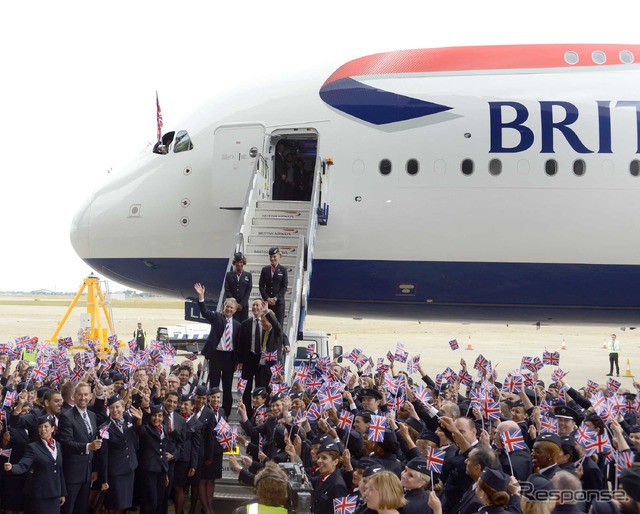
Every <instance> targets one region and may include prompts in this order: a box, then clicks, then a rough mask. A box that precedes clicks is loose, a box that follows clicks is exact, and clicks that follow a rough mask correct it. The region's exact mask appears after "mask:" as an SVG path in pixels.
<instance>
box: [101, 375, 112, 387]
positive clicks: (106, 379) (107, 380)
mask: <svg viewBox="0 0 640 514" xmlns="http://www.w3.org/2000/svg"><path fill="white" fill-rule="evenodd" d="M100 382H102V385H104V386H110V385H113V380H111V379H110V378H109V377H104V378H102V379H100Z"/></svg>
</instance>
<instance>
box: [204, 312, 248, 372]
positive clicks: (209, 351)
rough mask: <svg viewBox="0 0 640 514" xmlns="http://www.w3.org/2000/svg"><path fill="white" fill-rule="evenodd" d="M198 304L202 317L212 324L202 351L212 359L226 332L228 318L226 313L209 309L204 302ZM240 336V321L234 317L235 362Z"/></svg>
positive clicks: (206, 357) (207, 357)
mask: <svg viewBox="0 0 640 514" xmlns="http://www.w3.org/2000/svg"><path fill="white" fill-rule="evenodd" d="M198 305H199V306H200V314H202V317H203V318H205V319H206V320H207V321H208V322H209V323H210V324H211V330H210V331H209V336H208V337H207V342H206V343H205V344H204V348H203V349H202V351H201V352H200V353H201V354H202V355H203V356H204V358H205V359H210V358H212V357H213V356H214V355H215V353H216V348H217V347H218V343H220V339H221V338H222V335H223V334H224V329H225V327H226V326H227V318H225V317H224V314H222V313H221V312H215V311H210V310H209V309H207V306H206V305H205V304H204V302H198ZM239 337H240V323H239V322H238V321H236V320H235V319H234V320H233V334H232V342H233V354H234V362H235V363H237V362H238V339H239Z"/></svg>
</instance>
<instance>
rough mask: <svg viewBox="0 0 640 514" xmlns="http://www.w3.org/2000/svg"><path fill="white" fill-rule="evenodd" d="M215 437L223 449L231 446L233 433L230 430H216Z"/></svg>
mask: <svg viewBox="0 0 640 514" xmlns="http://www.w3.org/2000/svg"><path fill="white" fill-rule="evenodd" d="M216 439H217V440H218V442H219V443H220V446H222V447H223V448H224V449H225V450H228V449H229V448H232V447H233V434H232V432H231V430H229V431H228V432H216Z"/></svg>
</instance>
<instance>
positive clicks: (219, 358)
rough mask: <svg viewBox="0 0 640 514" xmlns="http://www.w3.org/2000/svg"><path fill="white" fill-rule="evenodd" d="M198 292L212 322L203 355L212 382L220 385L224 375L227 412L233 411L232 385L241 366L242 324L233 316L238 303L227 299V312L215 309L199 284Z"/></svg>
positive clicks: (224, 395)
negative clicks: (239, 356) (239, 344)
mask: <svg viewBox="0 0 640 514" xmlns="http://www.w3.org/2000/svg"><path fill="white" fill-rule="evenodd" d="M194 288H195V290H196V293H198V306H199V307H200V313H201V314H202V316H203V317H204V318H205V319H206V320H207V321H208V322H209V323H210V324H211V331H210V332H209V337H207V342H206V343H205V345H204V348H203V349H202V352H201V353H202V355H204V358H205V359H207V361H208V362H209V385H210V387H212V388H213V387H218V386H219V385H220V378H222V389H223V400H222V407H223V408H224V410H225V412H231V406H232V404H233V395H232V391H231V388H232V384H233V373H234V371H235V370H236V367H237V365H238V339H239V336H240V323H238V322H237V321H236V320H234V319H233V315H234V313H235V312H236V306H237V302H236V301H235V300H234V299H233V298H227V299H226V300H225V302H224V314H222V313H220V312H215V311H214V312H211V311H210V310H209V309H207V306H206V305H205V303H204V293H205V287H204V286H203V285H202V284H199V283H198V284H195V285H194Z"/></svg>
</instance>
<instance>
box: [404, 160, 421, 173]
mask: <svg viewBox="0 0 640 514" xmlns="http://www.w3.org/2000/svg"><path fill="white" fill-rule="evenodd" d="M418 171H420V165H419V164H418V161H417V160H416V159H409V160H408V161H407V173H408V174H409V175H416V174H417V173H418Z"/></svg>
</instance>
